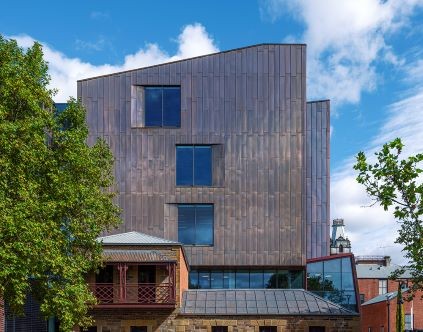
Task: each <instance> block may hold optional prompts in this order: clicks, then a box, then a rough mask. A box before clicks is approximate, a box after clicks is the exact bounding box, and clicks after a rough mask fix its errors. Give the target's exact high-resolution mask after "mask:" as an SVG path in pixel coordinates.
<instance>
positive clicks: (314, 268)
mask: <svg viewBox="0 0 423 332" xmlns="http://www.w3.org/2000/svg"><path fill="white" fill-rule="evenodd" d="M307 272H308V273H321V274H323V262H314V263H308V264H307Z"/></svg>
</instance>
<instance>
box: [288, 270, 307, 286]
mask: <svg viewBox="0 0 423 332" xmlns="http://www.w3.org/2000/svg"><path fill="white" fill-rule="evenodd" d="M290 276H291V288H303V287H304V278H303V271H290Z"/></svg>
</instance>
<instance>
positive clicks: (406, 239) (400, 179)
mask: <svg viewBox="0 0 423 332" xmlns="http://www.w3.org/2000/svg"><path fill="white" fill-rule="evenodd" d="M403 147H404V145H403V143H402V142H401V140H400V139H399V138H397V139H395V140H393V141H392V142H389V143H386V144H385V145H383V148H382V150H381V151H379V152H377V153H376V158H377V162H376V163H375V164H370V163H368V161H367V158H366V156H365V154H364V153H363V152H360V153H359V154H358V155H357V162H356V164H355V165H354V169H355V170H357V171H358V172H359V175H358V177H357V181H358V182H359V183H361V184H363V185H364V186H365V188H366V191H367V193H368V194H369V195H370V197H372V198H373V199H374V200H375V203H379V204H380V205H381V206H383V208H384V209H385V210H388V208H389V207H393V208H394V216H395V218H396V219H397V221H398V222H399V223H400V229H399V234H398V238H397V239H396V243H399V244H401V245H403V247H404V249H403V252H404V253H405V257H406V258H407V259H408V261H409V264H408V265H407V269H408V270H409V271H410V273H411V275H412V281H413V285H412V290H417V289H423V201H422V196H423V183H422V178H421V177H420V174H421V173H422V172H423V170H422V168H421V165H422V161H423V154H422V153H419V154H416V155H414V156H410V157H408V158H401V152H402V150H403ZM403 271H404V270H398V271H397V273H396V274H395V275H394V276H393V277H398V276H399V275H400V274H401V273H402V272H403Z"/></svg>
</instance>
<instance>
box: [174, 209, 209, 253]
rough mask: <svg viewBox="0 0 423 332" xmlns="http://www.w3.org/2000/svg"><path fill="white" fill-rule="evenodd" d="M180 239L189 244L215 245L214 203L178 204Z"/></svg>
mask: <svg viewBox="0 0 423 332" xmlns="http://www.w3.org/2000/svg"><path fill="white" fill-rule="evenodd" d="M178 240H179V241H180V242H181V243H183V244H189V245H213V204H192V205H191V204H190V205H188V204H181V205H178Z"/></svg>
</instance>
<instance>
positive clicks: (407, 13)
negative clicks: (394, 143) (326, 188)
mask: <svg viewBox="0 0 423 332" xmlns="http://www.w3.org/2000/svg"><path fill="white" fill-rule="evenodd" d="M422 5H423V0H387V1H381V0H343V1H339V0H313V1H310V0H262V1H261V8H260V12H261V15H262V17H264V18H269V19H270V20H271V21H274V20H276V19H277V18H278V17H280V16H282V15H286V14H293V15H294V16H295V18H296V19H297V20H298V21H299V22H301V23H304V27H305V30H304V33H303V34H302V35H301V37H300V40H298V39H297V41H302V42H306V43H307V45H308V47H307V57H308V59H307V68H308V73H307V79H308V82H307V93H308V98H313V99H314V98H330V99H331V102H332V106H335V107H332V110H333V109H336V106H337V105H339V104H343V103H358V102H359V101H360V98H361V95H362V93H363V92H369V91H372V90H373V89H375V88H376V86H377V84H378V83H379V80H380V79H382V75H383V74H382V73H379V72H378V71H377V70H378V69H379V67H378V65H380V64H384V65H392V66H396V67H401V69H402V70H404V71H406V79H405V80H404V81H405V83H412V84H414V86H413V87H412V88H410V89H409V90H408V91H407V92H406V93H405V94H403V95H402V96H401V97H398V98H399V100H398V101H397V102H396V103H393V104H392V105H390V106H389V108H388V110H387V117H386V118H385V119H384V121H383V125H382V127H381V128H380V131H379V132H378V133H377V135H375V137H374V138H373V140H372V141H371V142H369V144H368V146H367V147H364V148H365V152H366V154H367V155H372V154H373V153H374V152H375V151H377V150H379V149H380V147H381V145H382V144H383V143H385V142H387V141H389V140H392V139H394V138H396V137H401V138H402V139H403V141H404V143H405V144H406V149H405V150H404V154H405V155H407V154H414V153H416V152H422V151H423V130H422V128H423V83H422V82H423V61H421V60H420V61H416V62H415V63H411V64H405V59H402V58H400V57H398V55H397V54H395V52H394V50H393V47H392V45H390V44H389V37H390V36H392V35H393V34H395V33H396V32H398V31H399V30H400V29H401V32H403V30H406V29H407V28H409V27H411V25H410V24H409V21H408V20H409V18H410V17H411V15H412V14H413V10H415V9H416V7H417V6H422ZM411 28H414V26H413V27H411ZM409 30H410V31H412V30H411V29H409ZM292 39H293V37H292V36H288V37H287V39H286V40H287V41H291V42H292ZM414 58H415V59H421V56H415V57H414ZM385 69H386V67H385ZM397 69H398V68H397ZM396 93H397V94H398V91H397V92H396ZM331 132H332V130H331ZM353 163H354V160H353V158H352V157H351V159H349V160H346V161H345V162H344V163H343V165H342V166H341V167H340V168H338V169H336V170H333V171H332V176H331V216H332V218H345V221H346V231H347V234H348V236H349V238H350V239H351V241H352V246H353V252H354V253H355V254H357V255H391V256H392V258H393V261H394V262H396V263H402V262H404V258H403V255H402V253H401V246H399V245H398V244H394V241H395V238H396V236H397V232H396V230H397V229H398V228H399V225H398V224H397V222H396V221H395V219H394V218H393V216H392V211H384V210H383V209H382V208H381V207H379V206H378V205H374V206H372V207H368V206H369V205H371V203H372V202H371V201H370V199H369V197H368V196H367V195H366V193H365V190H364V187H363V186H361V185H359V184H358V183H357V182H356V180H355V177H356V174H355V172H354V170H353V168H352V166H353Z"/></svg>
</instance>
